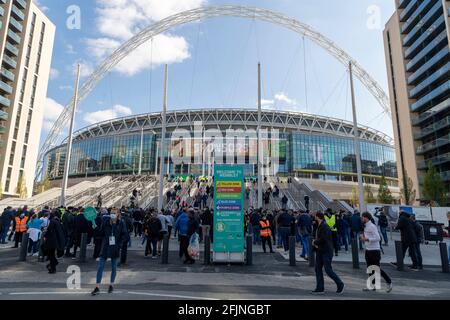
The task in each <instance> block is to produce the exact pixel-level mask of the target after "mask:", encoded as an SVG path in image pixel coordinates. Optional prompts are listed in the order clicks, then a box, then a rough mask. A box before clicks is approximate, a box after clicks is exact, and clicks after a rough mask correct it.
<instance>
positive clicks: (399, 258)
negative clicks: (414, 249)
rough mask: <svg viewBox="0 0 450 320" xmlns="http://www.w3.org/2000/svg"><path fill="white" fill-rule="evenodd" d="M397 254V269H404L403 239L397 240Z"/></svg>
mask: <svg viewBox="0 0 450 320" xmlns="http://www.w3.org/2000/svg"><path fill="white" fill-rule="evenodd" d="M395 256H396V257H397V270H398V271H403V270H404V264H403V246H402V242H401V241H395Z"/></svg>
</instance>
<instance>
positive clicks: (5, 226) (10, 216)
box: [0, 207, 14, 244]
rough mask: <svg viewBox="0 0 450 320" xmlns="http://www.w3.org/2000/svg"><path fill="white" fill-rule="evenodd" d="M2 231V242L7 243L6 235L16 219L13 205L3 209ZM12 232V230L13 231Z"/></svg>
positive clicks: (0, 234)
mask: <svg viewBox="0 0 450 320" xmlns="http://www.w3.org/2000/svg"><path fill="white" fill-rule="evenodd" d="M0 220H1V232H0V244H6V243H7V242H6V237H7V236H8V231H9V228H10V227H11V221H13V220H14V213H13V211H12V208H11V207H7V208H6V209H5V210H3V214H2V216H1V219H0ZM11 233H12V231H11Z"/></svg>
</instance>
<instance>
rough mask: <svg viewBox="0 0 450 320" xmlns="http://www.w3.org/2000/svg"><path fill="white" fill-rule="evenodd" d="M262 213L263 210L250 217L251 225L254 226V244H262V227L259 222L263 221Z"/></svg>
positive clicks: (254, 212) (256, 211)
mask: <svg viewBox="0 0 450 320" xmlns="http://www.w3.org/2000/svg"><path fill="white" fill-rule="evenodd" d="M261 211H262V209H259V210H255V211H253V213H252V214H251V215H250V223H251V225H252V230H253V244H254V245H256V244H260V243H261V235H260V226H259V221H260V220H261V214H260V213H261Z"/></svg>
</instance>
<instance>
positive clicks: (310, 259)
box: [308, 237, 316, 268]
mask: <svg viewBox="0 0 450 320" xmlns="http://www.w3.org/2000/svg"><path fill="white" fill-rule="evenodd" d="M313 241H314V239H313V238H312V237H311V239H309V248H308V264H309V266H310V267H311V268H314V267H315V266H316V252H315V251H314V247H313Z"/></svg>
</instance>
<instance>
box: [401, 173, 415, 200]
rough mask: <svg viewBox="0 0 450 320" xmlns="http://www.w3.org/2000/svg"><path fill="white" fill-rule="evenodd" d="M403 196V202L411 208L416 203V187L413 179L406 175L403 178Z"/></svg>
mask: <svg viewBox="0 0 450 320" xmlns="http://www.w3.org/2000/svg"><path fill="white" fill-rule="evenodd" d="M400 192H401V194H402V199H403V202H404V203H405V204H406V205H407V206H410V205H412V204H413V203H414V201H416V194H417V192H416V189H414V185H413V182H412V179H411V178H410V177H409V176H408V174H406V173H405V176H404V177H403V188H402V189H401V190H400Z"/></svg>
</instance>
